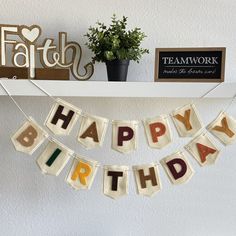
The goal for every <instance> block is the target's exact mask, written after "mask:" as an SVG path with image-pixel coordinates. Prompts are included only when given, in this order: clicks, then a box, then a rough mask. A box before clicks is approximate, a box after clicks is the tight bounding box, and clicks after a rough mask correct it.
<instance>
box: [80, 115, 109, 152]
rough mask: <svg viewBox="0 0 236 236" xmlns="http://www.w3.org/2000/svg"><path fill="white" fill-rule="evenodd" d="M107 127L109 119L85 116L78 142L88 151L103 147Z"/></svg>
mask: <svg viewBox="0 0 236 236" xmlns="http://www.w3.org/2000/svg"><path fill="white" fill-rule="evenodd" d="M107 126H108V119H105V118H103V117H99V116H90V115H85V116H83V118H82V121H81V125H80V130H79V135H78V141H79V142H80V143H81V144H82V145H84V146H85V147H86V148H88V149H91V148H95V147H98V146H102V144H103V140H104V137H105V134H106V130H107Z"/></svg>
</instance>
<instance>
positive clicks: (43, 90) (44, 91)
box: [29, 79, 57, 101]
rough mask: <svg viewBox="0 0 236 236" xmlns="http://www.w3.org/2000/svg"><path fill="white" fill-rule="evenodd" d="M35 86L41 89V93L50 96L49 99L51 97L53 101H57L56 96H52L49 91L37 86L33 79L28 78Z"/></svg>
mask: <svg viewBox="0 0 236 236" xmlns="http://www.w3.org/2000/svg"><path fill="white" fill-rule="evenodd" d="M29 81H30V82H31V83H32V84H33V85H34V86H35V87H37V88H38V89H39V90H41V91H42V92H43V93H45V94H46V95H47V96H48V97H50V98H51V99H53V100H54V101H57V99H56V98H54V97H53V96H52V95H51V94H50V93H48V92H47V91H46V90H45V89H43V88H42V87H41V86H39V85H38V84H36V83H35V82H34V81H33V80H31V79H30V80H29Z"/></svg>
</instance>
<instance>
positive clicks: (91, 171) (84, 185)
mask: <svg viewBox="0 0 236 236" xmlns="http://www.w3.org/2000/svg"><path fill="white" fill-rule="evenodd" d="M97 169H98V163H97V162H96V161H94V160H87V159H82V158H80V157H78V158H74V161H73V164H72V167H71V170H70V172H69V174H68V176H67V178H66V182H67V183H68V184H69V185H70V186H72V188H74V189H76V190H80V189H90V188H91V186H92V184H93V180H94V178H95V175H96V173H97Z"/></svg>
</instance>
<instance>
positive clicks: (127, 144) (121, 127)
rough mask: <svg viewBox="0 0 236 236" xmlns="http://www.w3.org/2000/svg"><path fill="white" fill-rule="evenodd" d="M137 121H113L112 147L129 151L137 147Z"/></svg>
mask: <svg viewBox="0 0 236 236" xmlns="http://www.w3.org/2000/svg"><path fill="white" fill-rule="evenodd" d="M137 133H138V121H135V120H133V121H113V125H112V148H113V149H114V150H116V151H119V152H121V153H130V152H132V151H134V150H135V149H136V148H137Z"/></svg>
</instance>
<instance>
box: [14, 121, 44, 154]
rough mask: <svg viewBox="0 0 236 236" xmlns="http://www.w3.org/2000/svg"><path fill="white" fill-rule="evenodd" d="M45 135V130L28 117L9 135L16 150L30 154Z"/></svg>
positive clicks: (42, 140)
mask: <svg viewBox="0 0 236 236" xmlns="http://www.w3.org/2000/svg"><path fill="white" fill-rule="evenodd" d="M47 137H48V134H47V133H46V131H44V130H43V129H42V128H41V127H40V126H39V125H38V124H37V123H36V122H35V121H34V120H33V119H32V118H30V120H29V121H26V122H25V123H24V124H23V125H22V126H21V127H20V129H18V130H17V132H16V133H15V134H14V135H13V136H12V137H11V141H12V143H13V145H14V147H15V149H16V150H17V151H19V152H24V153H27V154H29V155H32V154H33V152H34V151H35V150H36V149H37V148H38V147H39V146H40V145H41V144H42V143H43V142H44V140H45V139H46V138H47Z"/></svg>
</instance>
